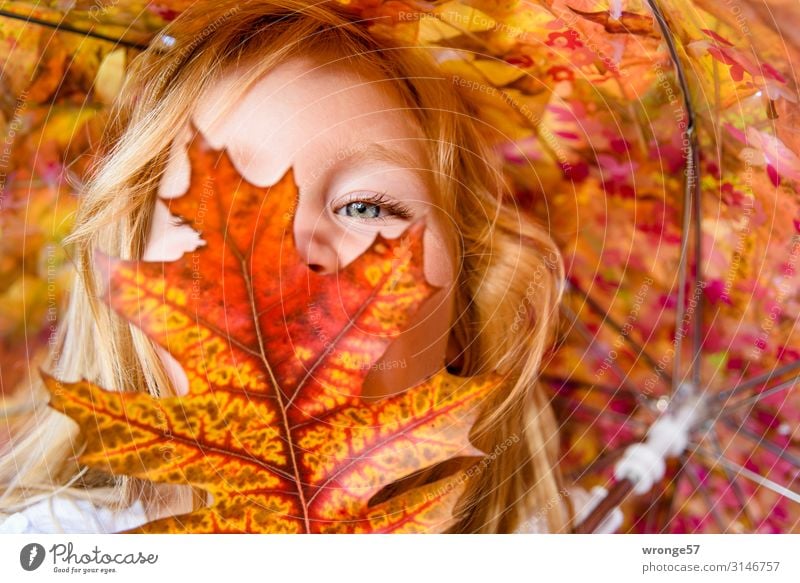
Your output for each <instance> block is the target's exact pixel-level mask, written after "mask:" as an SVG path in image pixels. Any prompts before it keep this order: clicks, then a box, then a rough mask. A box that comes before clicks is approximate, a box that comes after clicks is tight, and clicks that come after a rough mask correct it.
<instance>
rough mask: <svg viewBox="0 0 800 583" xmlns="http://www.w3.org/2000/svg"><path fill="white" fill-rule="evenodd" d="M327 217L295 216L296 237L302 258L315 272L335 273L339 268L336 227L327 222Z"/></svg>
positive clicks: (298, 250)
mask: <svg viewBox="0 0 800 583" xmlns="http://www.w3.org/2000/svg"><path fill="white" fill-rule="evenodd" d="M326 222H327V221H326V219H324V218H320V219H319V220H316V221H315V220H313V219H312V220H308V219H304V218H303V217H301V216H299V215H298V216H296V217H295V229H294V239H295V244H296V245H297V252H298V254H299V255H300V258H301V259H302V260H303V261H304V262H305V264H306V265H308V268H309V269H310V270H311V271H313V272H314V273H319V274H326V273H335V272H336V271H337V270H338V269H339V253H338V252H337V241H335V240H334V236H333V235H334V233H335V232H336V231H335V229H331V228H330V225H327V224H326Z"/></svg>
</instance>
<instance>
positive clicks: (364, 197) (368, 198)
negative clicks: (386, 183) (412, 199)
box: [334, 192, 412, 221]
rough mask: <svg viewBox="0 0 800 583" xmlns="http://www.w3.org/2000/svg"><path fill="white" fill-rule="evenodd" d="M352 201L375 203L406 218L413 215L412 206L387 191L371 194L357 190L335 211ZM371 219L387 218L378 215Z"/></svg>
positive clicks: (335, 210)
mask: <svg viewBox="0 0 800 583" xmlns="http://www.w3.org/2000/svg"><path fill="white" fill-rule="evenodd" d="M352 202H366V203H369V204H374V205H376V206H379V207H381V208H382V209H385V210H387V211H389V212H390V213H392V214H393V215H396V216H397V217H399V218H401V219H404V220H407V219H410V218H411V216H412V213H411V209H410V208H408V207H407V206H406V205H404V204H402V203H400V202H398V201H396V200H393V199H391V198H388V196H387V193H386V192H373V193H369V194H368V193H364V192H355V193H352V194H349V195H348V196H347V198H346V199H345V200H344V201H343V202H342V203H341V204H340V205H338V206H337V207H336V208H335V209H334V212H337V211H338V210H339V209H341V208H343V207H345V206H347V205H348V204H350V203H352ZM371 220H378V221H381V220H386V219H385V218H384V217H378V218H377V219H371Z"/></svg>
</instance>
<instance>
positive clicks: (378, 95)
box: [144, 57, 456, 397]
mask: <svg viewBox="0 0 800 583" xmlns="http://www.w3.org/2000/svg"><path fill="white" fill-rule="evenodd" d="M334 60H335V59H334V58H331V59H330V61H328V62H325V61H318V60H314V59H311V58H308V57H297V58H294V59H290V60H287V61H285V62H283V63H281V64H280V65H279V66H277V67H276V68H274V69H273V70H272V71H270V73H268V74H267V75H265V76H264V77H263V78H262V79H261V80H259V81H258V82H257V83H256V84H255V85H254V86H253V88H252V89H251V90H250V91H248V92H247V93H246V94H245V95H244V97H241V98H239V99H238V101H236V100H235V98H234V97H233V95H234V93H233V92H234V90H235V88H236V87H237V85H239V84H241V83H242V80H241V79H242V75H243V74H244V73H245V71H244V68H240V69H236V70H233V71H230V72H229V73H227V74H226V76H225V77H224V78H223V79H222V80H221V81H220V82H219V83H218V84H217V85H215V86H213V87H212V88H211V90H210V91H208V92H207V93H206V94H205V95H203V96H202V97H201V98H200V100H199V101H198V104H197V107H196V109H195V110H194V112H193V117H192V121H193V123H194V125H195V127H197V128H198V129H199V130H200V132H202V134H203V135H204V136H205V138H206V140H207V141H208V142H209V143H210V144H211V145H212V146H213V147H214V148H223V147H224V148H226V149H227V151H228V154H229V156H230V157H231V160H232V162H233V164H234V165H235V166H236V168H237V169H238V170H239V172H240V174H241V175H242V176H243V177H244V179H245V180H247V181H248V182H251V183H253V184H255V185H258V186H263V187H266V186H270V185H272V184H274V183H276V182H277V181H278V180H279V179H280V178H281V177H282V176H283V175H284V173H285V172H286V171H287V170H288V169H289V168H290V167H293V168H294V177H295V180H296V182H297V186H298V189H299V201H298V205H297V213H296V216H295V223H294V236H295V241H296V244H297V248H298V250H299V252H300V255H301V257H302V258H303V259H304V260H305V261H306V263H307V264H308V266H309V267H310V268H311V269H312V270H314V271H316V272H318V273H332V272H335V271H337V270H338V269H340V268H342V267H344V266H346V265H347V264H348V263H350V262H351V261H353V260H354V259H355V258H356V257H358V256H359V255H361V254H362V253H363V252H364V251H365V250H366V249H367V248H368V247H369V245H370V244H371V243H372V241H373V239H374V238H375V236H376V235H377V234H378V233H381V234H382V235H384V236H385V237H389V238H395V237H397V236H398V235H400V234H401V233H402V232H403V230H404V229H406V228H407V227H408V226H409V225H410V224H411V223H412V222H414V221H416V220H418V219H420V218H422V217H425V224H426V230H425V235H424V240H423V243H424V269H425V275H426V278H427V279H428V281H429V282H430V283H432V284H433V285H436V286H441V287H442V289H441V290H440V291H437V292H436V294H435V295H434V296H433V297H432V298H431V299H430V300H429V301H428V302H427V303H426V304H425V305H424V306H423V308H422V310H421V311H420V313H419V314H418V315H417V316H416V317H415V318H414V320H413V322H412V325H411V326H410V327H409V329H408V330H407V331H406V332H404V333H403V334H401V335H400V336H399V337H398V338H397V339H396V340H395V341H394V342H393V343H392V345H391V346H390V347H389V348H388V350H387V351H386V353H385V354H384V356H383V360H382V361H379V362H378V363H376V365H375V366H374V367H373V369H372V370H371V371H370V374H369V375H368V377H367V380H366V383H365V385H364V395H365V396H366V397H380V396H384V395H389V394H393V393H396V392H399V391H402V390H404V389H407V388H410V387H411V386H414V385H415V384H417V383H418V382H420V381H422V380H423V379H424V378H425V377H427V376H428V375H430V374H432V373H434V372H436V371H437V370H439V369H440V368H441V367H442V366H443V365H444V364H445V357H446V351H447V349H448V339H449V332H450V327H451V323H452V319H453V301H452V297H453V294H452V289H453V282H454V278H455V271H456V262H455V257H454V248H455V247H454V241H453V237H452V234H453V233H454V232H455V230H454V228H453V226H452V224H451V223H450V222H449V219H448V218H447V217H445V216H444V213H443V212H442V209H441V208H440V207H438V206H437V204H436V198H435V193H434V192H433V189H432V187H431V178H432V176H431V170H430V168H429V167H428V166H427V162H426V158H425V155H424V146H425V140H426V137H425V135H424V133H423V132H422V130H421V129H420V128H419V127H418V124H417V122H416V120H415V118H414V117H413V115H412V114H411V113H410V112H409V111H407V110H405V109H404V107H405V106H404V103H403V101H402V100H401V98H400V96H399V94H398V93H397V90H396V89H395V87H394V85H393V83H394V82H393V81H389V80H387V79H385V78H381V77H379V76H375V75H374V74H371V73H368V72H361V71H356V70H355V69H353V68H352V67H351V66H347V65H343V64H337V63H334V62H333V61H334ZM231 103H234V105H233V107H231V108H230V109H228V110H227V111H226V112H225V113H224V114H222V115H220V112H221V111H223V110H224V109H225V108H226V107H227V106H229V104H231ZM190 137H191V134H190V131H189V127H188V124H187V127H185V128H183V130H182V133H181V135H180V136H179V138H178V139H177V140H176V141H175V142H174V143H173V144H172V149H171V152H170V159H169V162H168V164H167V168H166V170H165V172H164V175H163V176H162V178H161V182H160V185H159V196H160V197H161V198H165V199H167V198H173V197H177V196H180V195H182V194H183V193H185V192H186V190H187V189H188V186H189V175H190V174H189V172H190V168H189V159H188V156H187V153H186V143H187V142H188V140H189V139H190ZM189 231H190V229H189V227H187V226H178V225H176V224H174V222H172V221H170V217H169V213H168V212H167V211H166V206H165V205H164V203H163V202H161V201H157V202H156V209H155V214H154V219H153V224H152V227H151V231H150V233H149V237H148V241H147V246H146V249H145V254H144V259H145V260H148V261H171V260H175V259H177V258H178V257H180V256H181V255H182V254H183V253H184V252H186V251H192V250H194V248H195V244H196V243H195V242H196V239H197V238H196V236H193V235H194V234H193V233H191V232H189ZM309 333H313V332H312V331H309ZM450 349H451V351H452V350H453V349H454V347H452V346H450ZM160 354H161V356H162V360H164V362H165V364H166V366H167V370H168V372H169V374H170V376H171V378H172V380H173V382H174V383H175V384H176V387H177V389H178V391H179V393H184V392H185V391H186V389H187V387H188V384H187V380H186V377H185V374H184V373H183V371H182V370H181V368H180V366H179V365H178V364H177V363H176V362H175V361H174V360H172V358H171V357H170V356H169V354H168V353H166V352H165V351H163V350H162V351H160ZM449 356H451V357H452V356H453V354H452V353H451V354H450V355H449Z"/></svg>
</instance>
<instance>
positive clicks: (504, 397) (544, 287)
mask: <svg viewBox="0 0 800 583" xmlns="http://www.w3.org/2000/svg"><path fill="white" fill-rule="evenodd" d="M157 41H158V42H154V43H153V44H152V46H151V47H150V48H149V49H148V50H146V51H145V52H143V53H142V54H141V55H139V56H138V57H137V58H136V59H135V60H134V61H133V62H132V63H131V67H130V69H129V72H128V75H127V81H126V85H125V87H124V89H123V92H122V95H121V97H120V98H119V100H118V101H117V103H116V104H115V107H114V111H113V114H112V118H111V119H112V120H113V123H112V125H111V127H109V128H108V131H107V134H106V135H105V136H104V143H103V145H102V146H103V151H102V154H103V155H102V157H101V158H100V163H99V164H98V165H97V167H96V168H95V170H94V172H93V174H92V176H91V178H90V180H89V181H88V183H87V184H86V185H85V187H84V188H83V193H82V197H81V203H80V209H79V212H78V216H77V224H76V226H75V229H74V232H73V233H72V234H71V236H70V237H69V239H68V244H70V245H71V246H72V248H73V249H74V256H75V262H76V266H77V270H76V274H77V275H76V277H75V281H74V285H73V287H72V290H71V296H70V303H69V307H68V310H67V312H66V316H65V319H64V322H63V326H62V330H61V335H60V338H59V343H58V345H57V346H56V348H55V350H54V353H53V355H52V358H51V363H50V368H51V369H52V373H53V374H54V375H55V376H56V377H58V378H62V379H64V380H78V379H79V378H81V377H83V378H87V379H89V380H92V381H93V382H95V383H97V384H98V385H100V386H103V387H107V388H109V389H110V388H117V389H119V390H139V391H148V392H150V393H151V394H152V395H153V396H164V395H168V394H180V393H181V392H183V391H185V388H186V387H185V383H186V380H185V377H184V376H183V372H182V371H181V369H180V367H179V366H177V365H176V363H175V362H174V361H172V360H171V357H170V356H169V355H168V354H167V353H166V352H165V351H163V350H161V349H160V348H159V347H157V346H156V345H155V344H154V343H153V342H152V341H150V340H149V339H148V338H147V337H146V336H145V335H144V334H143V333H142V332H141V331H140V330H138V329H137V328H136V326H134V325H132V324H129V323H127V322H126V321H124V320H122V319H121V318H120V317H118V316H117V315H116V314H115V313H113V312H112V311H111V310H109V309H108V308H107V307H106V305H105V304H104V303H102V302H101V301H100V300H99V299H98V297H97V296H98V289H99V288H100V286H101V282H97V281H96V274H95V272H94V271H93V268H92V260H91V258H92V254H93V252H94V250H95V249H101V250H103V251H104V252H105V253H108V254H109V255H112V256H118V257H122V258H140V259H144V260H148V261H169V260H174V259H176V258H178V257H180V255H181V254H182V253H184V252H186V251H188V250H192V249H194V248H195V247H196V245H197V236H196V234H195V233H194V232H193V231H192V230H191V229H189V228H188V227H187V226H185V225H180V224H177V223H176V222H175V221H174V220H173V218H172V217H171V216H170V215H169V213H168V211H167V210H166V207H165V206H164V203H163V202H162V199H168V198H170V197H175V196H180V195H181V194H183V193H184V192H185V191H186V189H187V188H188V176H189V166H188V165H189V161H188V158H187V154H186V148H185V145H186V143H187V141H188V139H189V138H190V137H191V132H192V129H191V128H192V127H194V128H196V130H197V131H199V132H200V133H201V134H203V136H204V137H205V139H207V140H208V141H209V142H210V143H211V144H212V145H213V146H214V147H215V148H222V147H224V148H226V150H227V151H228V153H229V155H230V156H231V159H232V161H233V162H234V164H235V165H236V167H237V169H238V170H239V171H240V173H241V174H242V177H243V179H245V180H248V181H249V182H251V183H254V184H256V185H259V186H268V185H270V184H273V183H274V182H276V181H277V180H278V179H279V178H280V177H281V176H282V175H283V173H284V172H285V171H286V170H287V169H288V168H289V167H293V168H294V172H295V179H296V182H297V185H298V188H299V201H298V208H297V215H296V219H295V223H294V225H295V226H294V236H295V240H296V241H297V244H298V248H299V249H300V251H301V253H302V254H303V259H304V260H305V261H306V262H307V264H308V265H309V267H310V268H311V269H313V270H315V271H319V272H322V273H327V272H334V271H336V270H337V269H339V268H341V267H342V266H344V265H346V264H347V263H349V262H350V261H351V260H352V259H354V258H355V257H357V256H358V255H360V254H361V253H362V252H363V251H364V250H365V249H366V248H367V247H368V246H369V244H370V242H371V241H372V239H373V238H374V237H375V235H376V234H377V233H379V232H380V233H382V234H383V235H384V236H387V237H396V236H398V235H399V234H400V233H401V232H402V231H403V230H404V229H405V228H406V227H407V226H408V225H409V224H410V223H411V222H413V221H415V220H418V219H420V218H425V220H426V225H427V228H426V231H425V238H424V249H425V262H424V269H425V274H426V277H427V279H428V280H429V281H430V282H431V283H433V284H435V285H437V286H440V287H441V290H440V291H438V292H437V294H436V295H435V296H434V297H433V298H431V299H430V300H429V301H428V302H427V303H426V305H425V306H424V308H423V309H422V311H421V312H420V313H419V314H418V315H417V316H416V319H415V321H414V323H413V325H412V326H411V327H410V328H409V330H408V331H407V332H405V333H403V334H402V335H401V336H400V337H398V338H397V340H396V341H395V342H394V343H393V344H392V345H391V346H390V348H389V349H388V350H387V352H386V353H385V355H384V357H383V359H384V360H383V363H384V364H386V366H376V367H375V369H374V370H373V371H372V372H371V373H370V376H369V377H368V379H367V383H366V385H365V388H364V390H365V398H367V399H370V398H379V397H381V396H385V395H388V394H392V393H394V392H397V391H401V390H403V389H405V388H408V387H410V386H413V385H415V384H416V383H418V382H420V381H421V380H423V379H424V378H425V377H426V376H428V375H430V374H432V373H433V372H435V371H436V370H437V369H439V368H441V366H442V364H443V363H446V364H447V366H448V367H449V368H450V369H451V371H453V372H456V373H457V374H460V375H474V374H476V373H479V372H486V371H490V370H494V369H497V370H500V371H502V372H510V373H512V375H513V378H514V382H513V384H511V385H510V386H506V387H505V388H504V389H503V390H502V391H498V392H497V394H494V395H492V397H491V398H490V399H489V400H488V402H487V404H486V406H485V408H484V409H483V410H482V412H481V414H480V417H479V420H478V422H477V423H476V425H475V426H474V428H473V430H472V433H471V435H470V437H471V441H472V443H473V444H475V445H476V446H477V447H479V448H480V449H482V450H483V451H485V452H500V453H498V454H497V455H494V456H492V458H491V463H490V464H488V465H487V466H485V467H484V469H483V470H482V471H477V472H470V478H469V480H468V481H467V491H466V492H465V494H464V495H463V496H462V499H461V500H460V503H459V507H458V508H457V517H458V520H457V523H456V524H455V526H454V527H452V528H451V532H487V533H488V532H492V533H494V532H513V531H519V532H536V531H540V532H544V531H550V532H566V531H568V530H569V529H570V527H571V523H572V522H574V518H575V517H574V508H573V502H572V500H571V498H574V497H575V496H571V495H570V494H571V491H570V490H567V489H566V488H565V487H564V485H563V484H562V480H561V477H560V476H559V473H558V469H557V451H558V438H557V437H558V433H557V427H556V423H555V420H554V417H553V414H552V411H551V409H550V406H549V404H548V401H547V398H546V397H545V393H544V392H543V390H542V388H541V387H540V386H539V384H538V383H537V375H538V372H539V366H540V362H541V360H542V354H543V352H544V350H545V348H546V346H547V343H548V337H549V335H550V333H551V329H552V327H553V324H554V319H555V313H556V312H555V309H556V306H557V303H558V301H559V296H560V289H561V287H560V281H561V279H562V277H563V268H562V263H561V260H560V257H559V255H558V252H557V250H556V247H555V246H554V244H553V243H552V241H551V240H550V238H549V237H548V235H547V233H546V232H545V231H544V230H543V229H542V228H541V227H539V226H537V225H536V224H535V223H534V222H532V221H531V220H530V219H529V218H528V217H526V216H524V215H523V214H522V213H521V212H520V211H519V210H518V209H516V208H515V207H514V204H513V199H512V198H511V197H510V196H509V192H508V191H507V186H506V185H505V183H504V181H503V179H502V177H501V166H500V161H499V159H498V158H497V157H496V155H495V154H494V152H493V151H492V150H491V148H490V146H489V142H488V141H487V138H486V137H485V136H484V135H483V134H482V133H481V131H479V122H478V121H477V119H476V118H475V117H474V116H473V112H472V111H471V109H470V106H469V104H468V102H467V101H466V99H464V98H462V97H460V95H459V94H458V90H457V86H456V85H454V84H452V83H451V82H450V81H449V79H448V78H447V77H446V76H444V75H443V74H442V73H441V71H439V70H438V69H437V67H436V64H435V62H433V60H432V59H431V58H430V56H429V55H427V54H426V53H425V52H424V51H423V50H422V49H419V48H415V47H406V46H401V45H399V44H397V43H395V42H392V41H391V40H389V39H384V38H376V37H375V36H374V35H372V34H369V33H368V32H367V31H366V29H365V28H364V26H363V24H359V23H357V22H354V20H353V18H352V16H348V14H347V13H346V12H344V11H343V10H342V9H341V8H338V7H337V6H335V5H332V4H331V3H320V4H311V3H305V2H300V1H294V0H263V1H256V2H248V3H239V2H232V1H220V2H214V3H195V4H194V5H193V7H192V8H190V9H189V10H188V11H186V12H185V13H184V14H182V15H181V16H180V17H179V18H178V19H177V20H176V21H175V22H174V23H172V24H171V25H170V26H169V27H168V28H167V29H166V30H165V31H164V33H163V34H162V36H161V37H160V39H157ZM396 363H404V366H394V364H396ZM409 363H410V364H409ZM43 394H44V393H43V390H42V388H41V387H40V386H37V387H34V388H33V389H32V390H31V395H32V398H31V410H32V415H31V416H30V420H29V421H28V423H27V425H25V426H24V427H22V428H20V429H19V430H18V431H17V432H16V434H15V436H14V438H13V441H12V444H13V445H12V447H11V448H10V449H9V450H8V451H6V452H5V453H4V454H3V456H2V460H1V461H0V481H1V482H2V491H3V494H2V498H0V510H2V511H3V512H4V513H6V514H11V513H13V512H16V511H20V510H21V511H22V512H18V513H17V514H14V515H13V516H12V518H11V519H9V521H7V523H6V526H5V529H6V530H14V529H17V530H18V531H21V530H25V529H31V528H33V529H34V530H35V529H40V530H49V529H53V530H57V529H58V528H59V527H60V528H64V530H67V531H77V530H80V529H83V530H87V531H89V532H91V531H101V532H102V531H115V530H121V529H125V528H130V527H132V526H135V525H136V524H140V523H142V522H145V521H147V520H153V519H156V518H158V517H161V516H167V515H171V514H179V513H183V512H188V511H191V510H192V509H193V508H197V507H199V506H201V505H203V504H204V500H203V498H202V497H201V496H200V495H199V494H198V493H197V492H194V491H193V490H192V488H191V487H189V486H176V485H165V484H152V483H149V482H145V481H142V480H137V479H134V478H130V477H126V476H108V475H106V474H103V473H100V472H96V471H93V470H91V469H87V468H81V467H78V466H77V465H76V464H75V463H74V462H73V461H71V460H70V458H72V456H74V455H76V454H77V453H78V452H79V450H80V442H79V435H78V434H77V431H76V427H75V424H74V423H73V422H72V421H71V420H69V419H68V418H67V417H65V416H63V415H61V414H59V413H57V412H55V411H53V410H51V409H50V408H48V407H46V406H44V401H45V398H44V396H43ZM435 473H436V470H433V471H431V472H428V473H427V475H421V476H418V477H417V479H418V480H420V481H424V480H430V479H433V476H434V474H435ZM572 492H577V490H575V491H572ZM40 501H41V502H40ZM37 502H38V504H35V503H37ZM52 515H55V516H52ZM31 525H33V526H31Z"/></svg>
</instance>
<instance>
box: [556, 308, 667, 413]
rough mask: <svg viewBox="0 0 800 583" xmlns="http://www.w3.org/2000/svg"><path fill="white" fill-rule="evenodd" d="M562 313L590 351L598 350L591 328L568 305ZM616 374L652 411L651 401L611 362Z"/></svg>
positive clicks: (625, 386)
mask: <svg viewBox="0 0 800 583" xmlns="http://www.w3.org/2000/svg"><path fill="white" fill-rule="evenodd" d="M561 311H562V312H564V313H565V314H566V315H567V317H568V318H569V319H570V321H571V322H572V325H573V327H575V328H576V329H577V330H578V333H579V334H580V335H581V336H582V337H583V339H584V340H585V341H586V343H587V344H588V349H589V350H592V349H594V350H597V348H596V347H595V342H594V336H592V333H591V331H590V330H589V328H587V327H586V324H584V323H583V322H581V321H580V319H579V318H578V315H577V314H576V313H575V312H573V311H572V309H571V308H569V307H568V306H567V305H566V304H561ZM609 368H611V369H612V370H613V371H614V373H615V374H616V375H617V376H618V377H619V379H620V383H621V384H622V386H623V387H624V388H625V390H627V391H629V392H630V393H631V394H632V395H635V397H636V400H638V401H639V403H640V404H642V405H644V406H645V407H647V408H649V409H652V408H653V405H652V402H651V399H650V398H649V397H647V396H645V395H643V394H642V392H641V391H638V390H637V389H636V387H634V386H633V385H632V384H631V383H630V381H629V380H628V375H627V374H626V373H625V371H623V370H622V369H621V368H620V367H619V365H618V364H617V363H616V362H613V361H612V362H611V363H610V365H609Z"/></svg>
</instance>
